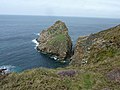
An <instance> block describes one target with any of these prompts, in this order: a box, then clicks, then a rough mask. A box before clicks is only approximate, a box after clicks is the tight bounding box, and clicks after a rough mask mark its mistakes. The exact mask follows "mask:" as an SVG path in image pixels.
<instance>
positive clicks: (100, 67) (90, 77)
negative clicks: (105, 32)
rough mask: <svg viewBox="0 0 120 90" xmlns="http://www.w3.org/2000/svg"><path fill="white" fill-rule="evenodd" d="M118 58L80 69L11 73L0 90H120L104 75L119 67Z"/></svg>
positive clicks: (0, 83) (1, 84) (35, 70)
mask: <svg viewBox="0 0 120 90" xmlns="http://www.w3.org/2000/svg"><path fill="white" fill-rule="evenodd" d="M119 60H120V56H118V57H114V58H112V59H109V60H108V61H102V62H99V63H97V64H94V65H93V64H91V65H87V66H86V65H83V66H82V67H73V66H69V67H66V68H58V69H44V68H38V69H32V70H27V71H24V72H22V73H12V74H10V75H8V76H6V78H4V79H2V80H1V81H0V90H102V89H103V88H106V87H108V88H110V89H111V90H120V87H119V83H116V82H112V81H109V80H108V79H107V78H106V73H107V72H109V71H110V70H112V69H113V67H119V66H120V62H119ZM71 68H72V70H75V71H76V74H75V75H74V76H72V77H70V76H60V75H58V72H60V71H63V70H71Z"/></svg>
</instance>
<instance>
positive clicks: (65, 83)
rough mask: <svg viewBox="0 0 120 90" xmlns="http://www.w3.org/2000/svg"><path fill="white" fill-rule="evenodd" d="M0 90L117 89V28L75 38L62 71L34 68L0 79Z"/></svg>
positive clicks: (119, 68)
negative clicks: (67, 63)
mask: <svg viewBox="0 0 120 90" xmlns="http://www.w3.org/2000/svg"><path fill="white" fill-rule="evenodd" d="M57 23H58V22H57ZM60 23H62V22H59V24H60ZM59 24H58V28H60V27H59ZM55 26H56V24H55ZM50 30H51V29H50ZM55 30H56V29H55ZM48 31H49V30H48ZM52 31H53V30H52ZM55 32H56V31H55ZM65 32H66V30H65ZM44 33H48V32H47V31H44ZM44 33H43V32H42V35H43V36H44V35H45V36H44V37H45V38H42V39H41V38H39V39H38V41H40V42H41V43H42V44H43V42H44V41H45V42H47V41H46V38H47V37H46V35H48V34H44ZM42 35H41V36H42ZM65 35H66V34H65ZM43 36H42V37H43ZM48 36H49V35H48ZM49 37H50V36H49ZM52 37H53V36H52ZM55 37H57V36H56V35H55ZM44 39H45V40H44ZM42 40H43V42H42ZM50 40H53V38H51V39H50ZM48 41H49V40H48ZM60 41H61V40H60ZM45 42H44V44H45V46H47V44H46V43H45ZM62 43H63V42H62ZM42 44H41V45H42ZM52 45H54V44H52ZM60 46H61V45H60ZM70 46H71V44H70ZM39 48H40V49H41V47H40V46H39ZM70 49H71V48H70ZM41 50H42V49H41ZM43 51H44V49H43ZM45 52H46V49H45ZM0 90H120V25H118V26H116V27H113V28H110V29H107V30H104V31H101V32H99V33H95V34H91V35H89V36H85V37H79V38H78V40H77V43H76V46H75V48H74V55H73V56H72V57H71V63H70V65H69V66H67V67H65V68H57V69H44V68H37V69H32V70H27V71H24V72H22V73H11V74H9V75H6V76H4V77H3V76H2V77H1V76H0Z"/></svg>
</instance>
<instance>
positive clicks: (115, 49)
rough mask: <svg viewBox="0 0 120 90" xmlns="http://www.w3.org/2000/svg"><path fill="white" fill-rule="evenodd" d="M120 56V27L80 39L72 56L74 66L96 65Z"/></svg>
mask: <svg viewBox="0 0 120 90" xmlns="http://www.w3.org/2000/svg"><path fill="white" fill-rule="evenodd" d="M119 55H120V25H118V26H115V27H113V28H110V29H107V30H104V31H101V32H99V33H95V34H91V35H89V36H85V37H79V38H78V40H77V43H76V46H75V49H74V55H73V56H72V58H71V59H72V60H71V64H72V65H78V66H79V65H82V64H91V63H92V64H95V63H98V62H102V61H104V60H107V59H109V58H112V57H115V56H119Z"/></svg>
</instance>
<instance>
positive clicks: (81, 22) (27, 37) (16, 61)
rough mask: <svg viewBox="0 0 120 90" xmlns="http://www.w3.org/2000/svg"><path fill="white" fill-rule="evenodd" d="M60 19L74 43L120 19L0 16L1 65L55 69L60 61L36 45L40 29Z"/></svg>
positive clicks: (0, 66) (3, 66)
mask: <svg viewBox="0 0 120 90" xmlns="http://www.w3.org/2000/svg"><path fill="white" fill-rule="evenodd" d="M57 20H62V21H64V22H65V23H66V25H67V26H68V29H69V34H70V36H71V38H72V41H73V44H75V42H76V40H77V38H78V37H79V36H83V35H89V34H91V33H95V32H98V31H101V30H105V29H107V28H110V27H112V26H115V25H118V24H120V19H105V18H80V17H51V16H14V15H13V16H12V15H1V16H0V68H7V69H8V70H9V71H15V72H16V71H23V70H27V69H31V68H37V67H45V68H57V67H64V66H66V65H67V64H63V63H59V62H57V61H55V60H53V59H51V58H49V57H47V56H46V55H43V54H41V53H39V52H38V51H37V50H36V49H35V47H36V45H37V42H36V41H35V39H36V38H37V37H38V35H39V32H41V31H42V30H43V29H46V28H48V27H49V26H51V25H52V24H53V23H54V22H55V21H57Z"/></svg>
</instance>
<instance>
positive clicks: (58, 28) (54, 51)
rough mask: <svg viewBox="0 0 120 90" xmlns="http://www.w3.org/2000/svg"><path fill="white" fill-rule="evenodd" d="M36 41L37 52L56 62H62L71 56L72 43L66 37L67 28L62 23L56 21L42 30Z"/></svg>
mask: <svg viewBox="0 0 120 90" xmlns="http://www.w3.org/2000/svg"><path fill="white" fill-rule="evenodd" d="M37 41H38V43H39V45H38V50H40V51H41V52H42V53H45V54H49V55H51V57H53V58H54V59H56V60H59V61H64V60H65V59H67V58H69V57H70V56H71V51H72V41H71V38H70V36H69V35H68V28H67V26H66V25H65V23H64V22H62V21H56V22H55V24H54V25H52V26H51V27H49V28H48V29H47V30H43V31H42V32H41V33H40V36H39V38H38V39H37Z"/></svg>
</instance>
